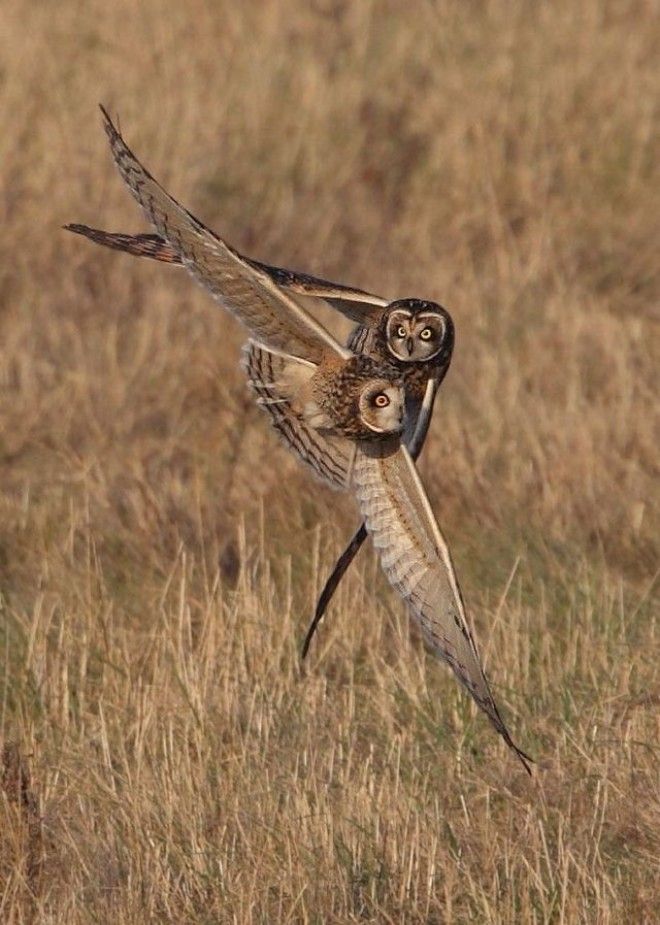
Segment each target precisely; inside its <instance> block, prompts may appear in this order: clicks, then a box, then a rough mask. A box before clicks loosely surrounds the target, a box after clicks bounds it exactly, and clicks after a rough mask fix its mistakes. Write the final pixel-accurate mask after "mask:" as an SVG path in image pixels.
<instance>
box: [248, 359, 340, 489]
mask: <svg viewBox="0 0 660 925" xmlns="http://www.w3.org/2000/svg"><path fill="white" fill-rule="evenodd" d="M243 368H244V369H245V372H246V373H247V377H248V382H249V384H250V387H251V388H252V389H253V390H254V392H255V393H256V395H257V404H258V405H259V406H260V407H261V408H262V409H263V410H264V412H265V413H266V414H267V415H268V417H269V418H270V422H271V424H272V425H273V427H274V428H275V430H276V431H277V432H278V434H279V435H280V437H281V438H282V440H283V441H284V443H285V444H286V445H287V446H288V447H289V449H291V450H292V451H293V452H294V453H295V454H296V455H297V456H298V458H299V459H301V460H302V462H304V463H305V464H306V465H307V466H308V467H310V468H311V469H312V471H313V472H314V474H315V475H316V476H317V477H318V478H320V479H321V480H322V481H324V482H325V483H326V484H328V485H330V486H331V487H333V488H339V489H342V490H345V489H346V488H348V486H349V484H350V481H351V473H352V469H353V461H354V458H355V446H354V444H352V443H351V442H350V440H347V439H346V438H344V437H338V436H334V435H328V434H325V433H322V432H320V431H319V430H317V429H316V428H317V427H318V426H322V418H321V417H320V412H319V411H318V410H317V407H316V405H315V403H314V402H313V400H312V399H311V394H310V393H311V389H310V380H311V379H312V377H313V376H314V374H315V372H316V366H314V365H313V364H311V363H309V362H308V361H305V360H300V359H298V358H297V357H294V356H288V355H286V354H282V353H279V352H277V351H273V350H270V349H269V348H268V347H264V346H263V345H262V344H258V343H256V342H255V341H248V343H247V344H246V345H245V347H244V348H243Z"/></svg>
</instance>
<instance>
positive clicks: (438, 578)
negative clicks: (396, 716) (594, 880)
mask: <svg viewBox="0 0 660 925" xmlns="http://www.w3.org/2000/svg"><path fill="white" fill-rule="evenodd" d="M353 485H354V489H355V492H356V495H357V498H358V502H359V505H360V509H361V511H362V515H363V517H364V519H365V522H366V525H367V530H368V531H369V533H370V534H371V537H372V539H373V542H374V545H375V546H376V548H377V549H378V551H379V555H380V560H381V564H382V567H383V570H384V571H385V574H386V575H387V578H388V580H389V582H390V584H391V585H392V586H393V587H394V588H396V590H397V591H398V592H399V594H400V595H401V596H402V598H403V599H404V600H405V601H406V603H407V604H408V606H409V608H410V610H411V612H412V614H413V615H414V616H415V617H416V619H417V620H418V622H419V624H420V627H421V630H422V634H423V636H424V639H425V640H426V642H427V644H428V645H429V646H430V648H431V649H432V650H433V651H434V652H435V653H436V655H438V656H439V657H440V658H442V659H443V660H444V661H446V662H448V663H449V665H450V667H451V668H452V670H453V671H454V674H455V675H456V677H457V678H458V680H459V681H460V682H461V684H463V685H464V686H465V687H466V688H467V689H468V691H469V692H470V693H471V694H472V696H473V698H474V699H475V700H476V702H477V704H478V705H479V706H480V707H481V709H482V710H483V711H484V712H485V713H486V714H487V716H488V717H489V719H490V721H491V723H492V724H493V726H494V727H495V729H497V731H498V732H499V733H500V735H501V736H502V737H503V738H504V740H505V742H506V743H507V745H509V747H510V748H512V749H513V751H514V752H515V753H516V755H517V756H518V757H519V758H520V760H521V762H522V764H523V765H524V767H525V769H526V770H527V771H528V772H530V768H529V765H528V763H527V762H528V761H531V759H530V758H528V756H527V755H525V754H524V752H522V751H521V750H520V749H519V748H518V747H517V746H516V745H515V744H514V742H513V740H512V738H511V736H510V734H509V731H508V729H507V728H506V726H505V724H504V721H503V720H502V717H501V716H500V713H499V710H498V708H497V705H496V703H495V700H494V699H493V695H492V693H491V691H490V688H489V686H488V681H487V680H486V676H485V674H484V671H483V668H482V667H481V661H480V659H479V653H478V651H477V647H476V645H475V642H474V638H473V636H472V632H471V630H470V627H469V625H468V622H467V619H466V615H465V606H464V604H463V598H462V596H461V591H460V588H459V586H458V581H457V580H456V574H455V572H454V566H453V563H452V561H451V556H450V554H449V549H448V547H447V544H446V542H445V540H444V537H443V536H442V534H441V532H440V528H439V527H438V524H437V522H436V520H435V517H434V516H433V512H432V510H431V506H430V504H429V501H428V498H427V496H426V493H425V491H424V488H423V486H422V483H421V481H420V478H419V475H418V474H417V470H416V469H415V465H414V463H413V461H412V459H411V457H410V453H409V452H408V450H407V449H406V448H405V446H403V445H402V444H401V443H400V442H398V441H392V440H388V441H374V442H373V443H362V444H361V445H360V447H359V449H358V452H357V456H356V460H355V464H354V466H353ZM530 773H531V772H530Z"/></svg>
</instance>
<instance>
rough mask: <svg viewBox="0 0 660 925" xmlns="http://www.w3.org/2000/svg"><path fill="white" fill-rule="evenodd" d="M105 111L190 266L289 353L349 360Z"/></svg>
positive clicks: (149, 211) (145, 196) (126, 166)
mask: <svg viewBox="0 0 660 925" xmlns="http://www.w3.org/2000/svg"><path fill="white" fill-rule="evenodd" d="M101 111H102V112H103V118H104V125H105V130H106V133H107V135H108V138H109V140H110V148H111V150H112V154H113V157H114V159H115V163H116V164H117V167H118V169H119V172H120V174H121V176H122V177H123V179H124V181H125V182H126V185H127V186H128V188H129V189H130V191H131V192H132V194H133V196H134V197H135V199H136V200H137V201H138V202H139V203H140V205H141V206H142V208H143V210H144V212H145V214H146V216H147V218H148V219H149V221H150V222H151V223H152V224H153V225H154V227H155V228H156V231H157V232H158V233H159V235H161V236H162V237H163V238H165V239H166V240H167V242H168V243H169V244H170V245H171V246H172V248H173V249H174V250H175V251H176V253H177V254H178V255H179V257H180V258H181V261H182V263H183V264H184V266H185V267H186V269H187V270H189V271H190V273H191V274H192V275H193V276H194V277H195V278H196V279H197V280H198V282H200V283H201V284H202V285H203V286H204V287H205V288H206V289H208V290H209V291H210V292H211V293H212V294H213V295H214V296H215V297H216V298H217V299H218V300H219V301H220V302H221V303H222V304H223V305H224V306H225V307H226V308H227V309H228V310H229V311H231V312H232V313H233V314H234V315H235V316H236V317H237V318H238V319H239V320H240V321H241V322H242V323H243V324H244V325H245V326H246V328H248V330H249V331H250V333H251V335H252V336H253V337H255V338H256V339H257V340H259V341H262V342H263V343H266V344H269V345H270V346H271V347H274V348H276V349H279V350H283V351H286V352H287V353H288V354H292V355H295V356H300V357H302V358H305V359H308V360H311V361H312V362H314V363H319V362H320V361H321V359H322V357H323V356H324V355H326V354H327V352H328V350H331V351H333V352H334V353H335V354H338V355H339V356H341V357H343V358H344V359H347V358H348V357H350V356H351V353H350V351H349V350H347V349H346V348H345V347H342V346H341V345H340V344H339V343H338V342H337V341H336V340H335V339H334V338H333V337H332V335H331V334H330V333H329V332H328V331H326V329H325V328H324V327H323V325H321V324H320V323H319V322H317V321H316V320H315V319H314V318H312V317H311V316H310V315H309V314H308V313H307V312H305V310H304V309H303V308H301V306H300V305H298V303H297V302H295V301H294V300H293V299H292V298H290V297H289V296H288V295H287V294H286V293H284V292H282V290H281V289H280V288H278V286H277V285H276V284H275V283H274V282H273V281H272V280H271V279H270V277H269V276H268V275H267V274H266V273H264V272H263V270H259V269H257V268H255V267H254V266H251V265H250V264H249V263H248V262H246V261H245V260H244V259H243V257H241V255H240V254H239V253H237V252H236V251H235V250H234V249H233V248H232V247H230V245H229V244H227V243H226V242H225V241H223V240H222V239H221V238H219V237H218V236H217V235H216V234H214V233H213V232H212V231H211V230H210V229H209V228H207V227H206V226H205V225H204V224H203V223H202V222H200V221H199V219H197V218H195V216H194V215H192V214H191V213H190V212H188V211H187V209H184V208H183V206H181V205H179V203H178V202H177V201H176V200H175V199H173V198H172V197H171V196H170V195H169V194H168V193H167V192H165V190H164V189H163V188H162V187H161V186H160V185H159V184H158V183H157V182H156V180H154V178H153V177H152V176H151V174H150V173H149V172H148V171H147V170H146V169H145V168H144V167H143V166H142V164H141V163H140V162H139V160H138V159H137V158H136V157H135V155H134V154H133V153H132V151H131V150H130V149H129V148H128V146H127V145H126V144H125V142H124V140H123V138H122V137H121V135H120V134H119V132H118V131H117V129H116V128H115V127H114V125H113V124H112V122H111V120H110V117H109V116H108V114H107V113H106V111H105V110H104V109H103V107H101Z"/></svg>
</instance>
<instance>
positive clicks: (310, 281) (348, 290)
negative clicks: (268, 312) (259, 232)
mask: <svg viewBox="0 0 660 925" xmlns="http://www.w3.org/2000/svg"><path fill="white" fill-rule="evenodd" d="M64 228H65V229H66V231H72V232H73V233H74V234H80V235H82V236H83V237H85V238H89V239H90V241H94V242H95V243H96V244H102V245H104V246H105V247H110V248H112V249H113V250H118V251H125V252H126V253H128V254H133V255H134V256H135V257H150V258H151V259H152V260H159V261H161V262H162V263H171V264H178V265H179V266H182V265H183V260H182V258H181V256H180V255H179V253H178V251H177V250H176V249H175V248H174V247H173V246H172V245H171V244H169V243H168V242H167V241H166V240H165V238H162V237H161V236H160V235H159V234H134V235H133V234H121V233H117V232H112V231H102V230H101V229H100V228H90V227H89V226H88V225H78V224H71V225H65V226H64ZM241 258H242V260H243V261H245V263H247V264H249V265H250V266H251V267H253V268H254V269H255V270H260V271H261V272H263V273H265V274H266V275H267V276H268V277H269V278H270V279H271V280H272V281H273V282H274V283H275V284H276V285H277V286H279V287H280V288H282V289H289V290H291V292H295V293H297V294H298V295H304V296H309V297H311V298H316V299H323V300H324V301H325V302H327V303H328V304H329V305H331V306H332V307H333V308H335V309H337V311H339V312H341V313H342V314H343V315H344V316H345V317H346V318H349V319H350V320H351V321H355V322H358V323H359V324H364V325H369V326H371V325H374V324H376V323H377V322H378V320H379V318H380V316H381V314H382V309H383V308H384V307H385V306H386V305H387V304H388V302H387V299H383V298H382V297H381V296H377V295H372V294H371V293H370V292H365V291H364V290H362V289H354V288H352V287H351V286H344V285H342V284H341V283H332V282H330V281H329V280H325V279H319V278H318V277H316V276H310V275H309V274H307V273H297V272H296V271H295V270H287V269H286V268H284V267H273V266H270V264H268V263H261V261H259V260H253V259H252V258H251V257H245V256H243V255H241Z"/></svg>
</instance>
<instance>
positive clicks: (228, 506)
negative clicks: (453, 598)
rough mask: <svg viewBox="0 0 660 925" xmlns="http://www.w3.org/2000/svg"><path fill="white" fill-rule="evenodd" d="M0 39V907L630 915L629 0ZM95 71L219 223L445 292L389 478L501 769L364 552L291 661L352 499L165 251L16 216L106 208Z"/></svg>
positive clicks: (648, 719)
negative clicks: (469, 641) (432, 350)
mask: <svg viewBox="0 0 660 925" xmlns="http://www.w3.org/2000/svg"><path fill="white" fill-rule="evenodd" d="M2 30H3V31H2V34H1V35H0V42H2V46H1V51H2V54H1V55H0V61H2V69H1V70H0V113H1V115H2V124H3V125H4V126H5V127H10V130H8V131H5V132H3V133H2V136H1V137H0V163H1V164H2V174H1V177H0V183H1V186H0V193H1V196H0V210H1V215H2V223H3V228H4V242H5V246H4V249H3V250H4V253H3V260H2V264H1V265H0V344H1V348H0V467H1V471H2V484H1V489H0V609H1V611H2V619H1V623H0V633H1V634H2V635H1V637H0V638H1V639H2V658H1V659H0V661H1V663H2V667H1V668H0V677H1V678H2V687H1V690H2V709H1V725H0V743H2V748H3V752H2V756H3V768H4V770H3V772H2V774H1V775H0V780H1V782H2V787H1V788H0V789H1V794H0V918H1V919H2V921H7V922H12V923H14V922H16V923H18V922H27V921H37V920H38V921H48V922H54V923H55V922H62V923H64V922H67V923H69V922H85V921H113V922H127V923H129V922H130V923H134V922H140V921H153V920H156V921H172V922H181V921H200V922H201V921H208V922H211V921H222V922H224V921H227V922H237V923H242V922H246V923H247V922H253V921H263V922H285V921H292V922H294V921H300V922H320V921H324V922H328V921H337V922H346V921H358V920H361V921H364V920H373V921H379V922H380V921H383V922H404V921H405V922H416V921H419V922H474V921H478V922H482V921H483V922H493V923H499V922H510V923H514V922H515V923H518V922H534V923H536V922H539V923H540V922H585V923H593V922H612V923H616V922H620V921H623V920H624V919H625V920H628V921H631V922H651V921H652V920H653V915H654V910H657V903H658V855H659V838H658V832H660V813H659V811H658V807H659V805H660V803H659V800H658V796H659V794H658V731H659V728H658V706H659V703H660V691H659V687H658V663H659V661H660V660H659V659H658V641H657V607H656V608H655V609H654V607H653V603H654V596H653V582H654V579H655V572H656V569H657V562H658V543H657V540H658V531H657V526H658V525H657V516H656V511H655V510H654V507H653V505H652V498H653V479H654V477H657V415H656V414H655V409H654V388H655V381H654V378H655V379H657V374H656V376H655V377H654V372H655V368H657V351H656V355H655V357H654V351H653V348H654V346H655V344H657V340H656V341H655V344H654V339H657V315H656V316H654V312H657V304H658V294H659V293H658V278H657V215H658V212H659V208H658V205H659V204H658V197H657V189H658V179H659V178H658V161H659V159H658V152H657V145H656V146H655V149H654V142H655V141H656V140H657V118H656V116H657V92H656V91H657V78H656V76H655V70H654V62H653V54H652V53H653V48H654V44H655V47H657V41H658V37H659V27H658V19H657V11H656V9H655V6H654V4H652V3H645V2H630V3H622V2H595V0H589V2H586V3H583V4H579V5H574V4H570V3H568V2H558V3H556V4H535V3H531V2H523V0H518V2H515V3H513V4H506V5H505V4H500V3H496V2H484V3H478V2H474V3H469V4H467V3H465V4H464V3H461V4H459V3H449V2H439V3H435V4H431V3H428V4H420V5H419V8H418V10H417V12H416V14H414V15H413V14H411V13H410V12H404V11H403V6H400V5H399V4H396V3H394V2H391V3H387V2H370V0H366V2H361V3H356V4H342V3H319V4H317V5H316V6H308V5H307V4H296V3H293V2H286V0H275V2H273V3H269V4H257V3H247V4H243V5H240V6H239V5H234V4H229V3H227V4H225V3H220V4H214V3H208V2H201V0H196V2H192V3H189V4H185V5H183V4H180V5H179V4H177V5H171V6H170V7H169V8H168V15H167V16H166V17H163V15H162V10H161V7H160V5H157V4H156V3H155V2H151V0H148V2H145V3H143V4H140V5H139V6H137V7H136V6H135V5H133V4H128V3H125V2H118V3H114V4H103V3H100V2H98V0H92V2H87V3H84V4H83V3H77V2H73V0H67V2H63V3H60V4H58V6H57V7H56V8H54V7H53V6H51V5H48V4H37V3H28V2H27V0H13V2H10V3H9V4H8V5H6V7H5V10H3V26H2ZM99 101H102V102H104V103H105V104H106V105H107V106H108V107H109V109H110V111H111V112H114V111H118V112H119V113H120V115H121V118H122V128H123V130H124V131H125V133H126V136H127V138H128V140H129V142H130V143H131V144H133V145H134V146H135V149H136V151H137V152H138V153H139V154H140V155H142V156H143V157H144V160H145V162H146V163H147V165H148V166H149V167H152V168H153V170H154V172H155V173H156V175H157V176H159V177H161V178H162V179H163V180H164V181H165V182H166V183H167V185H168V186H169V187H170V188H171V189H172V190H173V191H174V192H175V194H177V195H178V196H179V197H180V198H181V199H182V200H183V201H184V202H185V203H186V204H188V205H190V207H192V208H193V210H194V211H195V212H196V213H197V214H199V215H200V216H201V217H203V218H204V219H205V220H207V221H208V222H209V223H210V224H211V225H213V226H215V227H218V229H220V230H221V231H222V232H223V233H224V234H225V235H226V236H227V237H228V238H229V240H231V241H232V242H234V243H235V244H236V245H238V246H239V247H241V248H242V249H244V250H246V251H247V252H249V253H251V254H253V255H254V256H257V257H260V258H261V259H265V260H269V261H271V262H279V263H281V264H283V265H288V266H294V267H299V268H301V269H305V270H308V271H311V272H315V273H317V274H320V275H326V276H329V277H330V278H336V279H338V280H342V281H346V282H352V283H355V284H357V285H361V286H364V287H367V288H371V289H373V290H375V291H378V292H381V293H383V294H386V295H391V296H392V297H398V296H405V295H410V294H415V295H420V296H426V297H429V298H435V299H437V300H439V301H441V302H443V304H445V305H446V306H447V307H448V308H449V309H450V311H451V312H452V314H453V316H454V319H455V321H456V325H457V332H458V343H457V349H456V352H455V357H454V362H453V366H452V369H451V371H450V374H449V376H448V378H447V380H446V383H445V385H444V386H443V389H442V393H441V397H440V401H439V403H438V408H437V414H436V420H435V421H434V424H433V428H432V432H431V435H430V440H429V445H428V447H427V449H426V451H425V454H424V457H423V460H422V463H421V469H422V474H423V478H424V481H425V483H426V485H427V486H428V490H429V493H430V496H431V499H432V502H433V506H434V508H435V510H436V512H437V514H438V518H439V520H440V522H441V524H442V526H443V528H444V530H445V532H446V534H447V536H448V538H449V541H450V543H451V546H452V549H453V550H454V553H455V558H456V560H457V566H458V570H459V575H460V576H461V579H462V584H463V587H464V591H465V593H466V596H467V600H468V606H469V609H470V610H471V612H472V614H473V616H474V622H475V624H476V626H477V635H478V638H479V639H480V641H481V648H482V651H483V652H484V653H485V655H486V657H487V660H488V664H489V666H490V675H491V677H492V680H493V682H494V686H495V689H496V692H497V696H498V697H499V699H500V701H501V702H502V704H503V705H504V709H505V712H506V715H507V717H508V718H509V720H510V725H511V727H512V731H513V732H514V733H515V736H516V738H517V740H518V741H519V742H520V744H521V745H522V746H523V747H524V748H525V749H526V750H528V751H530V752H531V753H532V754H533V755H534V756H535V757H536V758H537V761H538V769H537V772H536V774H535V777H534V780H533V781H528V780H527V779H526V777H525V775H524V773H522V772H521V771H520V770H519V769H518V768H517V767H516V765H515V763H514V762H513V760H512V758H511V755H510V754H509V753H508V751H507V749H506V747H505V746H504V745H503V744H502V743H501V742H499V741H498V739H497V737H496V736H495V735H494V734H493V733H492V730H491V729H490V728H489V727H488V725H487V723H486V722H485V720H484V719H483V717H481V716H478V715H475V710H474V709H473V707H472V705H471V704H470V703H469V702H468V700H467V698H466V696H465V695H464V694H463V693H462V692H461V691H460V690H459V689H458V687H457V685H456V684H455V682H454V681H453V679H452V678H451V677H450V675H449V674H448V673H447V672H446V671H444V669H443V668H442V667H441V666H439V665H438V664H437V663H436V662H435V661H434V660H433V659H432V658H431V657H430V656H428V655H426V654H425V653H424V651H423V649H422V647H421V644H420V642H419V640H418V638H417V637H416V635H415V634H414V633H411V632H410V629H409V626H408V620H407V618H406V616H405V614H404V613H403V612H402V608H401V607H400V606H399V603H398V601H397V600H396V598H395V596H394V595H393V594H392V593H390V591H389V589H387V588H386V586H385V583H384V581H383V580H382V578H381V577H380V574H379V570H378V567H377V565H376V563H375V561H374V558H373V554H372V553H368V554H363V555H362V557H361V559H360V562H359V567H358V568H357V569H354V570H353V573H352V574H351V575H350V576H349V578H348V580H347V581H346V582H345V584H344V585H343V586H342V587H341V589H340V592H339V594H338V596H337V599H336V603H335V604H334V606H333V608H332V611H331V612H330V613H329V614H328V618H327V620H326V624H325V625H324V627H323V629H322V631H321V633H320V634H319V636H318V638H317V640H316V642H315V644H314V647H313V651H312V653H311V657H310V660H309V663H308V664H307V665H305V666H301V664H300V661H299V655H298V650H299V645H300V642H301V639H302V636H303V633H304V629H305V625H306V621H307V619H308V617H309V614H310V610H311V607H312V605H313V601H314V598H315V595H316V593H317V591H318V590H319V586H320V583H321V581H322V579H323V576H325V574H326V573H327V570H328V568H329V567H330V565H331V563H332V561H333V558H334V556H335V554H336V552H337V551H338V550H339V547H340V545H341V542H342V540H343V538H344V537H345V536H347V535H348V532H349V531H350V529H351V527H352V526H353V524H354V523H355V512H354V510H353V507H352V505H351V502H350V499H340V498H337V497H336V496H334V495H332V494H331V493H329V492H327V491H325V490H324V489H321V488H319V487H318V486H316V485H314V484H312V483H311V482H310V481H309V479H308V478H307V476H306V474H305V473H303V472H302V471H298V468H297V467H296V464H295V461H293V460H291V459H289V457H288V456H287V454H286V453H285V451H284V450H283V449H281V448H279V447H277V445H276V442H275V439H274V437H272V436H271V434H270V433H269V432H268V431H267V428H266V426H265V420H263V419H262V418H261V416H260V414H259V412H258V410H256V409H254V408H252V407H251V405H250V402H249V399H248V397H247V395H246V389H245V386H244V384H243V381H242V377H241V374H240V371H239V369H238V351H239V347H240V343H241V334H240V332H239V331H238V329H237V326H236V325H235V324H234V323H233V322H232V321H230V320H228V319H227V317H226V316H224V315H223V314H222V313H221V312H220V311H219V310H218V309H217V308H216V307H215V306H214V305H213V304H212V303H211V302H210V301H209V300H208V299H207V298H205V296H204V295H203V294H202V293H200V292H199V291H197V290H196V288H195V287H194V285H193V284H192V283H191V282H190V281H189V280H188V279H187V278H186V277H185V276H184V275H182V274H180V273H178V272H177V271H175V270H171V269H168V268H163V267H154V266H149V265H148V264H147V263H145V262H139V261H132V260H131V259H130V258H128V257H122V256H119V255H114V254H111V253H108V252H102V251H101V250H98V249H95V248H93V247H92V246H90V245H87V244H85V243H84V242H82V241H78V240H74V239H72V238H68V237H67V236H66V235H65V234H64V233H63V232H60V231H59V226H60V225H61V224H62V223H64V222H66V221H86V222H88V223H90V224H100V225H102V226H104V227H108V228H111V229H116V230H130V229H132V228H134V229H136V230H138V229H140V228H141V227H142V225H141V220H140V218H139V216H138V215H137V213H136V210H135V209H134V208H133V205H132V204H131V203H130V202H129V199H128V197H127V194H126V192H125V190H124V188H123V186H122V184H121V182H120V180H119V179H118V177H117V176H116V175H115V173H114V171H113V169H112V167H111V165H110V158H109V155H108V152H107V150H106V143H105V139H104V137H103V134H102V131H101V129H100V124H99V119H98V116H97V112H96V104H97V102H99ZM654 191H655V195H654ZM324 317H325V318H326V320H332V319H330V317H329V316H328V315H325V316H324ZM654 362H655V368H654Z"/></svg>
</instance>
